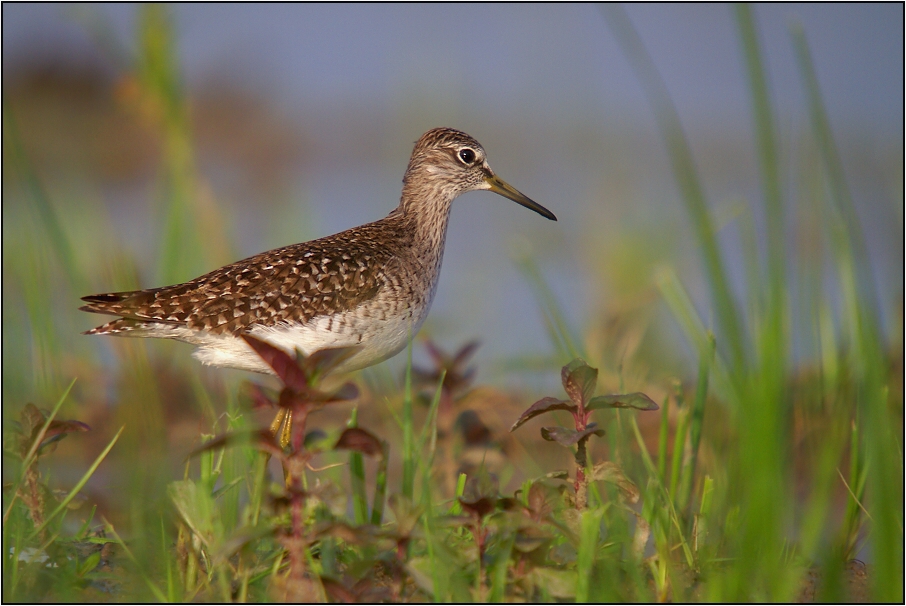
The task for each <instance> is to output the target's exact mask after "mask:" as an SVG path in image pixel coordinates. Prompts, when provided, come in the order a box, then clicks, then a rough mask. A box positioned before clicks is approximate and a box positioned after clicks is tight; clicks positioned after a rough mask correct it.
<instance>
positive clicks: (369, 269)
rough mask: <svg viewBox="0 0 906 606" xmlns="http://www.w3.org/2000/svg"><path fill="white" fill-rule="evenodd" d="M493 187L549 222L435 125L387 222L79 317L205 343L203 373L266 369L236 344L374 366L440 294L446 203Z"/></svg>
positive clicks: (91, 305) (102, 298)
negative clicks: (348, 350)
mask: <svg viewBox="0 0 906 606" xmlns="http://www.w3.org/2000/svg"><path fill="white" fill-rule="evenodd" d="M476 189H490V190H491V191H494V192H496V193H499V194H501V195H503V196H506V197H508V198H510V199H512V200H515V201H516V202H518V203H520V204H522V205H524V206H527V207H528V208H531V209H533V210H535V211H536V212H538V213H540V214H542V215H543V216H545V217H547V218H549V219H554V220H555V217H554V216H553V214H552V213H550V211H548V210H547V209H545V208H543V207H541V206H540V205H538V204H536V203H534V202H532V201H531V200H529V199H528V198H526V197H525V196H523V195H522V194H521V193H519V192H518V191H516V190H515V189H513V188H512V187H510V186H509V185H507V184H506V183H505V182H504V181H502V180H500V179H499V178H498V177H496V175H494V173H493V171H491V169H490V167H489V166H488V165H487V161H486V159H485V153H484V150H483V149H482V148H481V145H480V144H479V143H478V142H477V141H475V140H474V139H473V138H472V137H470V136H469V135H467V134H465V133H462V132H460V131H456V130H452V129H446V128H438V129H433V130H431V131H428V132H427V133H425V134H424V135H423V136H422V137H421V139H419V141H418V142H417V143H416V145H415V148H414V150H413V152H412V156H411V158H410V161H409V166H408V168H407V170H406V174H405V176H404V178H403V194H402V196H401V199H400V204H399V206H398V207H397V208H396V209H395V210H394V211H393V212H391V213H390V214H389V215H388V216H387V217H385V218H383V219H381V220H379V221H375V222H373V223H368V224H366V225H362V226H360V227H354V228H352V229H348V230H346V231H343V232H340V233H338V234H335V235H333V236H327V237H324V238H320V239H317V240H313V241H311V242H305V243H302V244H293V245H291V246H285V247H283V248H278V249H275V250H271V251H268V252H264V253H261V254H258V255H255V256H253V257H249V258H248V259H244V260H242V261H238V262H236V263H232V264H230V265H227V266H225V267H221V268H220V269H216V270H214V271H212V272H210V273H207V274H205V275H203V276H200V277H198V278H195V279H194V280H191V281H189V282H185V283H183V284H176V285H173V286H165V287H162V288H152V289H148V290H139V291H131V292H118V293H107V294H99V295H91V296H88V297H84V298H83V300H84V301H86V302H87V305H85V306H83V307H81V309H82V310H83V311H88V312H95V313H102V314H110V315H115V316H119V318H117V319H116V320H113V321H111V322H108V323H107V324H104V325H103V326H99V327H97V328H93V329H91V330H89V331H87V332H86V333H85V334H108V335H120V336H137V337H159V338H172V339H178V340H181V341H186V342H189V343H193V344H195V345H197V346H199V349H198V350H197V351H196V353H195V357H197V358H198V359H200V360H201V361H202V362H204V363H206V364H212V365H216V366H231V367H236V368H243V369H247V370H255V371H259V372H269V368H268V367H267V366H266V365H264V364H263V363H262V362H261V361H260V360H259V359H258V358H257V357H256V356H255V355H254V354H253V353H252V352H251V350H250V349H248V347H247V346H246V345H245V344H244V342H243V341H242V340H241V339H239V338H238V337H239V335H240V334H242V333H245V332H248V333H250V334H255V335H256V336H259V337H261V338H265V339H266V340H268V341H270V342H272V343H273V344H274V345H277V346H279V347H283V348H284V349H287V350H290V351H291V350H292V349H294V348H296V347H298V348H300V349H302V350H303V351H305V352H306V353H311V351H314V350H316V349H319V348H321V347H329V346H342V345H358V346H359V347H360V348H361V351H360V352H359V353H357V354H356V355H355V356H353V357H352V358H350V360H349V361H347V363H346V364H345V365H344V367H343V368H341V369H339V370H353V369H356V368H362V367H364V366H368V365H371V364H374V363H377V362H379V361H380V360H382V359H385V358H387V357H389V356H391V355H393V354H395V353H397V352H398V351H399V350H400V349H402V347H404V346H405V342H406V338H407V337H408V336H411V335H414V334H415V332H416V331H417V330H418V327H419V326H420V325H421V323H422V321H423V320H424V318H425V316H426V315H427V312H428V308H429V307H430V305H431V300H432V298H433V296H434V291H435V289H436V286H437V277H438V275H439V273H440V266H441V261H442V258H443V249H444V240H445V237H446V229H447V220H448V218H449V214H450V203H451V202H452V200H453V199H454V198H455V197H456V196H458V195H459V194H461V193H464V192H466V191H471V190H476Z"/></svg>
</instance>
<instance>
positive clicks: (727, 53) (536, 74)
mask: <svg viewBox="0 0 906 606" xmlns="http://www.w3.org/2000/svg"><path fill="white" fill-rule="evenodd" d="M2 10H3V87H4V96H5V99H10V100H11V101H10V103H11V106H12V107H13V108H14V109H15V111H16V118H17V120H18V121H19V129H20V130H21V133H22V138H23V141H24V144H25V148H26V151H27V153H28V154H29V157H30V158H31V159H32V161H33V162H35V165H36V167H37V168H36V170H37V171H38V174H39V176H40V177H41V178H42V179H43V180H45V182H46V184H47V188H48V191H49V192H51V197H52V199H53V201H54V204H56V205H57V206H58V207H59V208H61V213H62V214H63V215H64V216H65V215H66V213H67V212H69V213H70V214H73V213H74V214H78V209H79V207H80V205H82V204H89V203H90V204H98V205H102V206H103V207H105V208H106V209H107V211H106V212H108V213H109V220H110V222H111V224H112V225H113V226H114V227H115V231H116V233H115V234H104V238H109V239H111V240H116V241H117V242H119V243H121V244H122V245H123V246H124V247H125V248H126V249H127V250H130V251H132V252H133V253H134V254H135V255H136V258H137V259H138V261H137V263H138V265H139V269H140V274H139V275H140V280H141V285H142V286H143V287H151V286H158V285H160V284H157V283H155V273H154V261H155V259H156V257H155V250H156V247H157V246H159V244H160V243H159V242H157V241H155V238H154V237H153V235H154V234H155V233H157V232H156V231H155V230H153V229H151V228H150V227H149V226H151V225H156V224H157V223H158V222H159V221H160V216H161V214H160V212H159V209H156V208H155V207H154V205H155V204H156V203H158V202H159V199H158V198H155V197H154V193H155V187H156V185H155V183H156V180H155V179H156V178H157V177H156V172H155V170H156V169H155V166H156V165H157V163H158V162H159V159H158V157H157V155H156V154H157V153H159V150H158V149H157V148H155V147H154V145H153V143H149V142H148V140H147V136H145V135H143V134H142V133H141V132H140V130H139V131H136V129H134V128H129V127H128V125H126V126H124V125H123V124H125V123H124V122H122V121H121V122H117V119H116V118H115V116H116V115H118V114H122V113H123V110H122V108H120V107H118V106H116V104H111V103H110V102H109V101H99V102H98V103H95V104H93V105H90V108H89V105H83V104H82V102H83V101H84V99H85V97H86V95H87V97H88V98H90V99H110V98H116V94H117V91H118V90H119V89H118V87H120V86H121V84H122V83H121V81H120V78H121V74H122V71H123V66H124V65H125V64H127V63H128V62H129V61H130V60H131V57H132V56H134V55H135V53H136V50H135V47H134V46H135V39H136V30H137V24H136V21H137V15H138V9H137V7H136V6H135V5H132V4H103V5H91V4H87V5H55V4H10V3H4V4H3V6H2ZM169 10H170V11H171V13H172V19H173V23H174V26H175V31H176V35H177V47H178V57H177V61H178V64H179V66H180V67H181V70H182V79H183V83H184V87H185V92H186V94H187V96H188V98H189V101H190V104H191V112H192V114H191V115H192V127H193V134H194V142H195V145H196V154H197V155H196V158H197V165H198V171H199V174H200V176H201V179H202V180H203V182H204V183H205V185H206V188H207V189H206V191H207V192H208V193H209V194H210V199H211V201H212V202H211V204H212V205H213V206H214V207H216V208H218V209H220V210H221V211H222V213H223V216H224V217H226V219H225V221H226V226H225V230H226V232H227V233H228V234H229V235H230V238H229V240H230V241H229V242H228V243H227V244H224V245H223V246H224V247H225V249H226V252H224V253H223V255H222V256H223V258H222V261H221V262H222V263H226V262H229V261H232V260H235V259H238V258H241V257H244V256H247V255H250V254H254V253H256V252H260V251H262V250H266V249H269V248H273V247H277V246H281V245H285V244H289V243H292V242H298V241H304V240H307V239H311V238H315V237H318V236H322V235H326V234H329V233H334V232H336V231H339V230H342V229H345V228H347V227H351V226H353V225H358V224H361V223H364V222H367V221H371V220H375V219H377V218H380V217H382V216H384V215H385V214H387V213H388V212H389V211H390V210H391V209H392V208H394V207H395V206H396V204H397V201H398V197H399V191H400V180H401V178H402V175H403V171H404V169H405V166H406V161H407V159H408V156H409V153H410V151H411V148H412V144H413V142H414V141H415V140H416V139H417V138H418V137H419V136H420V135H421V133H422V132H424V131H425V130H427V129H429V128H432V127H435V126H451V127H454V128H458V129H462V130H465V131H466V132H468V133H470V134H471V135H473V136H474V137H476V138H477V139H478V140H479V141H481V142H482V144H483V145H484V146H485V148H486V149H487V151H488V154H489V158H490V163H491V166H492V167H494V169H495V170H496V171H497V172H498V173H499V174H500V175H501V176H502V177H503V178H504V179H506V180H507V181H508V182H510V183H511V184H512V185H514V186H515V187H517V188H518V189H520V190H521V191H522V192H524V193H525V194H527V195H528V196H530V197H532V198H533V199H535V200H536V201H538V202H539V203H541V204H543V205H545V206H546V207H548V208H550V209H551V210H552V211H553V212H554V213H556V214H557V216H558V217H559V219H560V221H559V222H558V223H549V222H547V221H544V220H543V219H541V218H540V217H538V216H537V215H535V214H533V213H531V212H528V211H526V210H525V209H522V208H520V207H518V206H516V205H514V204H512V203H510V202H508V201H506V200H504V199H502V198H499V197H496V196H493V195H492V194H488V193H471V194H468V195H465V196H463V197H462V198H461V199H460V200H459V201H458V202H457V203H456V204H455V205H454V211H453V217H452V221H451V225H450V233H449V237H448V243H447V251H446V255H445V261H444V271H443V274H442V277H441V282H440V287H439V290H438V293H437V297H436V299H435V303H434V308H433V310H432V313H431V316H429V320H428V323H427V325H426V330H427V331H428V333H429V334H431V335H432V336H433V337H434V338H436V340H437V341H438V342H440V343H441V344H442V345H444V346H446V347H447V348H453V347H455V346H456V345H458V344H460V343H462V342H465V341H466V340H469V339H471V338H475V337H478V338H481V339H482V340H483V346H482V348H481V349H480V350H479V353H478V355H477V360H478V361H479V362H483V363H485V364H490V365H489V366H488V367H487V368H489V369H491V370H490V372H489V371H488V370H487V369H486V368H483V371H482V372H484V373H486V374H485V376H483V377H482V378H483V379H485V380H494V379H495V377H494V375H495V372H493V371H494V369H496V370H497V371H498V372H499V373H500V374H497V375H496V376H497V378H499V377H500V376H502V375H505V368H506V364H505V363H503V364H502V365H501V362H500V360H501V359H504V360H505V359H513V358H518V357H519V356H522V355H526V354H532V355H535V354H537V355H549V354H550V353H551V352H552V346H551V344H550V342H549V340H548V337H547V335H546V333H545V329H544V326H543V322H542V317H541V313H540V311H539V309H538V305H537V303H536V300H535V298H534V296H533V294H532V289H531V287H530V285H529V284H528V283H527V280H526V279H525V278H524V276H522V275H521V274H520V272H519V270H518V269H517V264H516V263H515V262H514V260H515V259H518V258H521V257H522V256H524V255H531V256H532V257H533V258H535V259H536V260H537V262H538V264H539V266H540V269H541V272H542V274H543V275H544V277H545V279H546V280H548V281H549V283H550V284H551V287H552V288H553V289H554V292H555V293H556V295H557V297H558V300H559V301H560V303H561V304H562V305H563V307H564V309H565V312H566V315H567V319H568V321H569V322H570V323H571V325H572V326H573V327H574V329H575V330H576V331H577V332H579V333H581V334H584V335H586V336H587V337H588V338H589V339H591V340H592V341H593V342H592V343H591V345H590V347H591V348H592V349H594V348H595V347H597V348H599V349H607V348H611V349H614V348H616V349H619V350H620V351H618V352H616V353H614V364H616V363H619V361H620V359H621V356H622V355H624V353H626V352H630V353H631V350H632V348H633V347H637V346H638V344H637V343H635V344H633V343H634V341H633V339H635V340H636V341H639V340H644V338H648V337H645V336H644V334H635V333H632V331H629V332H628V333H627V332H626V331H624V332H623V333H621V334H619V335H616V334H612V333H609V332H608V330H609V328H608V326H610V324H612V323H613V321H615V319H618V318H622V317H624V316H625V315H626V314H627V313H631V312H632V310H634V309H639V308H641V307H645V306H649V307H651V308H652V309H654V311H652V312H651V314H652V315H651V316H649V317H648V318H646V319H642V320H639V321H638V325H639V326H641V328H638V330H639V331H641V332H642V333H647V334H650V333H651V332H656V333H660V334H662V335H666V334H668V333H671V331H675V328H672V323H671V322H670V321H669V319H668V321H664V318H663V317H661V316H663V314H664V312H663V310H658V309H657V308H656V303H653V302H652V301H653V300H654V299H657V296H656V294H653V293H654V292H655V291H654V290H653V288H652V286H651V285H652V276H653V275H654V273H655V272H656V270H657V268H658V267H660V266H663V265H669V266H671V267H674V268H675V269H676V270H677V271H678V273H679V274H680V276H681V278H682V280H683V281H684V283H685V284H687V285H688V287H689V288H690V290H691V291H692V292H693V295H694V298H695V301H696V304H697V305H698V306H699V311H700V313H701V315H702V317H703V318H705V319H706V321H708V320H710V319H711V318H712V315H713V314H711V311H710V310H709V309H708V307H707V302H706V301H707V299H706V297H705V292H704V288H703V278H702V275H701V273H700V271H699V270H698V266H699V256H698V251H697V250H696V248H695V246H694V245H693V244H692V243H691V236H690V228H689V225H688V222H687V221H686V217H685V214H684V211H683V207H682V203H681V201H680V198H679V194H678V191H677V188H676V187H675V184H674V181H673V177H672V173H671V169H670V164H669V159H668V157H667V155H666V152H665V150H664V146H663V144H662V141H661V140H660V138H659V136H658V133H657V131H656V128H655V120H654V117H653V113H652V111H651V108H650V106H649V105H648V103H647V101H646V98H645V97H644V95H643V93H642V90H641V88H640V85H639V82H638V80H637V78H636V76H635V74H634V73H633V72H632V70H631V69H630V66H629V63H628V62H627V59H626V57H625V56H624V54H623V53H622V51H621V49H620V48H619V47H618V45H617V43H616V41H615V39H614V37H613V35H612V32H611V30H610V28H609V26H608V24H607V23H606V21H605V18H604V16H603V15H602V13H601V12H600V10H599V8H598V7H597V6H594V5H589V4H580V5H572V4H543V5H539V4H531V5H521V4H494V5H485V4H431V5H410V4H393V5H384V4H367V5H336V4H327V5H308V4H305V5H294V4H279V5H250V4H228V5H226V4H225V5H221V4H176V5H171V6H170V7H169ZM626 11H627V13H628V15H629V18H630V19H631V20H632V22H633V23H634V24H635V26H636V27H637V28H638V31H639V33H640V35H641V38H642V41H643V42H644V44H645V45H646V47H647V48H648V51H649V52H650V54H651V56H652V58H653V60H654V63H655V64H656V66H657V68H658V69H659V70H660V72H661V74H662V76H663V78H664V79H665V81H666V83H667V86H668V88H669V91H670V94H671V96H672V97H673V100H674V102H675V104H676V107H677V110H678V113H679V116H680V119H681V121H682V123H683V126H684V128H685V129H686V134H687V136H688V138H689V141H690V144H691V146H692V149H693V152H694V153H695V155H696V161H697V163H698V168H699V170H700V171H701V174H702V177H703V180H704V183H705V188H706V192H707V194H708V197H709V202H710V203H711V205H712V207H713V209H714V214H715V217H716V218H717V222H718V224H719V225H722V226H728V227H726V229H724V230H722V232H721V238H722V239H721V242H722V244H723V245H724V247H725V249H724V250H725V254H726V259H727V262H728V265H729V267H730V269H731V272H732V273H733V274H734V276H735V277H736V278H738V279H737V280H736V284H737V286H739V285H741V284H742V276H741V273H742V268H743V259H741V258H740V253H739V247H738V246H737V245H736V244H735V242H736V239H737V236H736V234H735V231H734V230H733V229H732V228H731V227H729V226H731V225H732V223H733V221H734V220H735V218H737V217H738V216H739V215H740V213H743V212H746V211H744V210H741V209H743V208H745V205H746V204H747V203H750V204H755V203H756V202H757V200H758V197H759V196H760V191H759V186H758V183H759V182H758V179H757V163H756V160H755V156H754V143H753V137H752V132H751V131H752V126H751V125H752V122H751V113H750V107H749V93H748V90H747V84H746V79H745V67H744V65H743V62H742V57H741V51H740V44H739V39H738V35H737V31H736V25H735V22H734V19H733V14H732V9H731V7H729V6H727V5H721V4H707V5H690V4H668V5H664V4H656V5H628V6H627V7H626ZM754 14H755V16H756V19H757V24H758V26H759V33H760V42H761V44H762V49H763V52H764V53H765V57H766V68H767V74H768V78H769V81H770V84H771V86H772V88H773V101H774V102H775V104H776V106H775V107H776V112H777V116H778V122H779V124H780V125H781V129H782V132H781V133H780V145H781V153H782V167H783V168H782V175H781V176H782V178H783V179H784V183H785V192H784V193H785V194H786V197H787V200H789V201H790V206H789V208H788V209H787V219H788V221H789V242H790V245H791V247H793V248H796V247H798V246H804V247H807V246H811V245H812V243H810V242H809V241H808V238H807V236H808V233H809V226H808V225H806V224H803V221H805V219H804V218H803V217H806V216H807V215H806V214H803V213H802V212H801V205H802V204H805V203H806V202H807V201H804V200H803V199H802V197H803V196H802V193H801V191H802V190H801V181H802V179H803V178H802V176H801V174H802V171H803V170H804V169H805V168H807V167H808V162H809V158H810V157H811V156H809V153H808V149H809V137H810V135H809V128H810V127H809V124H808V119H807V115H806V112H805V98H804V87H803V85H802V80H801V77H800V74H799V71H798V69H797V66H796V63H795V60H794V56H793V47H792V42H791V39H790V35H789V26H790V24H792V23H795V22H798V23H801V24H802V26H803V27H804V29H805V32H806V35H807V38H808V41H809V44H810V46H811V50H812V53H813V57H814V60H815V63H816V68H817V74H818V78H819V84H820V86H821V90H822V92H823V94H824V100H825V102H826V104H827V108H828V111H829V115H830V119H831V123H832V126H833V128H834V132H835V135H836V136H837V141H838V144H839V145H840V148H841V153H842V156H843V161H844V166H845V167H846V171H847V173H846V178H847V179H848V182H849V184H850V187H851V188H852V191H853V195H854V198H855V203H856V206H857V209H858V211H859V212H860V218H861V219H862V221H863V228H864V230H865V232H866V239H867V241H868V245H869V249H870V254H871V260H872V271H873V277H874V280H875V283H876V286H877V288H878V292H879V295H880V299H881V302H882V307H883V308H884V309H883V311H884V314H885V316H884V321H885V322H886V326H887V329H888V330H901V327H902V324H901V322H902V320H901V318H902V312H901V308H902V302H903V275H904V274H903V156H902V150H903V126H904V124H903V107H904V100H903V5H902V4H863V3H858V4H796V5H789V4H773V3H772V4H760V5H756V6H755V7H754ZM79 91H81V92H79ZM86 91H87V92H86ZM97 91H101V93H98V92H97ZM80 95H81V96H80ZM6 110H7V106H6V105H4V111H6ZM45 110H46V111H48V112H51V113H53V112H55V113H53V114H52V115H53V116H56V117H47V116H48V115H51V113H48V114H43V113H42V112H44V111H45ZM111 116H113V117H111ZM4 190H5V191H4V193H5V194H6V193H7V192H6V188H4ZM86 200H87V201H89V202H86ZM14 203H15V200H11V201H7V197H6V195H5V196H4V205H3V209H4V210H3V212H4V240H6V239H7V238H6V236H7V235H8V233H9V232H8V231H7V230H8V229H15V227H14V226H12V225H9V223H10V222H9V221H7V220H6V219H7V218H8V212H9V210H10V208H11V204H14ZM67 208H68V209H70V210H69V211H67V210H66V209H67ZM262 211H266V212H262ZM760 221H761V218H760V217H756V223H759V222H760ZM102 240H103V239H102ZM75 244H76V245H77V246H78V245H79V244H80V243H79V242H75ZM84 244H85V246H90V245H97V244H98V243H97V242H92V243H84ZM212 246H215V244H212ZM216 246H221V244H219V243H218V244H216ZM4 256H6V255H4ZM4 267H5V268H6V267H7V266H6V262H4ZM209 269H213V267H212V266H210V265H208V266H204V265H201V266H200V268H199V271H198V273H201V272H203V271H207V270H209ZM4 273H7V272H6V271H5V272H4ZM194 275H196V274H192V275H185V276H183V279H189V278H192V277H194ZM590 276H594V278H593V279H592V278H591V277H590ZM125 286H127V285H124V284H112V283H107V282H105V280H104V279H103V276H102V272H98V274H97V275H96V276H92V288H94V289H97V290H100V291H103V290H115V289H118V288H123V287H125ZM7 290H8V289H5V290H4V306H6V304H7V303H9V301H11V300H12V299H10V298H9V297H11V296H13V295H12V294H10V295H8V293H7ZM91 292H94V290H92V291H91ZM81 294H89V293H87V292H86V293H81ZM76 306H77V305H76V302H75V299H73V302H72V305H71V306H70V307H71V308H72V309H73V318H74V320H73V321H74V323H75V326H76V327H77V329H78V330H85V329H87V328H90V327H91V326H93V325H94V321H95V318H94V317H90V316H87V315H85V314H78V313H77V312H75V311H74V310H75V308H76ZM652 306H654V307H652ZM657 318H660V320H658V319H657ZM595 327H597V328H595ZM671 334H674V333H671ZM594 335H602V336H600V338H599V340H598V341H594V339H595V338H596V337H595V336H594ZM674 336H675V334H674ZM185 350H186V351H185V354H184V355H185V356H186V358H188V348H187V347H186V348H185ZM678 351H680V352H681V351H682V347H681V346H680V349H679V350H678ZM804 355H808V352H804ZM681 357H682V356H679V358H681ZM399 362H400V361H399V360H397V361H396V363H399ZM495 364H496V366H495ZM676 364H677V370H680V371H681V370H683V368H684V365H683V363H682V362H681V361H679V360H677V361H676Z"/></svg>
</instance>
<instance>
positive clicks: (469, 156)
mask: <svg viewBox="0 0 906 606" xmlns="http://www.w3.org/2000/svg"><path fill="white" fill-rule="evenodd" d="M459 159H460V160H462V163H463V164H465V165H467V166H468V165H469V164H472V162H474V161H475V151H474V150H471V149H469V148H468V147H465V148H463V149H461V150H459Z"/></svg>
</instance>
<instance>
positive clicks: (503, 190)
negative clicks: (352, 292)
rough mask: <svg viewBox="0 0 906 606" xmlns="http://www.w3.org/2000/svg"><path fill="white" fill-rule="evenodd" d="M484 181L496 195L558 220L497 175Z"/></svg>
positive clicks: (552, 219)
mask: <svg viewBox="0 0 906 606" xmlns="http://www.w3.org/2000/svg"><path fill="white" fill-rule="evenodd" d="M484 180H485V181H487V183H488V185H489V186H490V187H489V189H490V190H491V191H492V192H494V193H495V194H500V195H501V196H503V197H504V198H509V199H510V200H512V201H513V202H516V203H517V204H521V205H523V206H524V207H526V208H531V209H532V210H533V211H535V212H536V213H538V214H539V215H541V216H542V217H546V218H548V219H550V220H551V221H556V220H557V217H556V216H555V215H554V213H552V212H551V211H549V210H547V209H546V208H544V207H543V206H541V205H540V204H538V203H537V202H535V201H534V200H532V199H531V198H529V197H528V196H526V195H525V194H523V193H522V192H520V191H519V190H518V189H516V188H515V187H513V186H512V185H510V184H509V183H507V182H506V181H504V180H503V179H501V178H500V177H498V176H497V175H494V174H491V175H488V176H487V177H485V178H484Z"/></svg>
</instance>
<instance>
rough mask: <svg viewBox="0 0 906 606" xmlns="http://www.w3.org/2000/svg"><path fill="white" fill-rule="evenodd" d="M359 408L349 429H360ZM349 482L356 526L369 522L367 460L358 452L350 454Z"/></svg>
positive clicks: (353, 410) (354, 451)
mask: <svg viewBox="0 0 906 606" xmlns="http://www.w3.org/2000/svg"><path fill="white" fill-rule="evenodd" d="M357 417H358V407H356V408H353V409H352V415H351V416H350V418H349V423H347V424H346V426H347V427H350V428H351V427H358V423H357ZM349 482H350V484H351V487H350V488H351V490H352V512H353V519H354V520H355V523H356V525H362V524H364V523H365V522H366V521H367V520H368V496H367V494H366V493H365V458H364V455H362V453H361V452H358V451H356V450H353V451H350V453H349Z"/></svg>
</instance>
